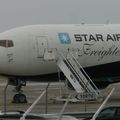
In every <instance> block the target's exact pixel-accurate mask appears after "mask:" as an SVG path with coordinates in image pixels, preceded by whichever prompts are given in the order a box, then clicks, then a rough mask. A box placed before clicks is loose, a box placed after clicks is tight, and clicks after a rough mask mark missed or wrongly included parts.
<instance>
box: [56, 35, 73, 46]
mask: <svg viewBox="0 0 120 120" xmlns="http://www.w3.org/2000/svg"><path fill="white" fill-rule="evenodd" d="M58 36H59V39H60V43H61V44H71V40H70V37H69V34H68V33H58Z"/></svg>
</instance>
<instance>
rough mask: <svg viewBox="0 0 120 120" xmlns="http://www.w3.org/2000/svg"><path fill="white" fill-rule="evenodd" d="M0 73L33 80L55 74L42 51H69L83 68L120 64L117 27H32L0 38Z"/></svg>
mask: <svg viewBox="0 0 120 120" xmlns="http://www.w3.org/2000/svg"><path fill="white" fill-rule="evenodd" d="M4 40H11V41H12V42H13V46H12V47H8V46H7V45H6V47H4V46H2V42H0V73H1V74H8V75H23V76H34V75H43V74H49V73H55V72H57V65H56V62H55V61H44V60H43V56H44V53H45V51H46V50H47V51H54V52H55V53H57V51H62V52H64V53H66V54H67V52H68V51H72V52H73V53H74V55H75V56H76V57H77V59H78V60H79V62H80V64H81V65H82V66H83V67H90V66H96V65H101V64H106V63H112V62H118V61H120V25H32V26H25V27H19V28H15V29H12V30H9V31H6V32H3V33H1V34H0V41H4Z"/></svg>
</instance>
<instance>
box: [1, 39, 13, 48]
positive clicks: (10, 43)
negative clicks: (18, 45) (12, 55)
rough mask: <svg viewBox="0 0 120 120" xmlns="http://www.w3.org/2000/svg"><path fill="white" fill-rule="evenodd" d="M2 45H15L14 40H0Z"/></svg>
mask: <svg viewBox="0 0 120 120" xmlns="http://www.w3.org/2000/svg"><path fill="white" fill-rule="evenodd" d="M0 46H2V47H6V48H8V47H13V46H14V44H13V41H12V40H0Z"/></svg>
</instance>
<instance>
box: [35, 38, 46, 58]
mask: <svg viewBox="0 0 120 120" xmlns="http://www.w3.org/2000/svg"><path fill="white" fill-rule="evenodd" d="M36 45H37V58H44V53H45V50H46V49H47V48H48V40H47V37H46V36H37V37H36Z"/></svg>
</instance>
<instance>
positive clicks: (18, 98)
mask: <svg viewBox="0 0 120 120" xmlns="http://www.w3.org/2000/svg"><path fill="white" fill-rule="evenodd" d="M8 80H9V85H13V86H15V90H16V92H17V94H15V95H14V96H13V101H12V103H27V98H26V95H25V94H23V93H22V92H23V91H22V86H26V80H25V79H24V78H20V77H10V78H9V79H8Z"/></svg>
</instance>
